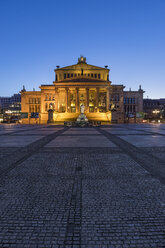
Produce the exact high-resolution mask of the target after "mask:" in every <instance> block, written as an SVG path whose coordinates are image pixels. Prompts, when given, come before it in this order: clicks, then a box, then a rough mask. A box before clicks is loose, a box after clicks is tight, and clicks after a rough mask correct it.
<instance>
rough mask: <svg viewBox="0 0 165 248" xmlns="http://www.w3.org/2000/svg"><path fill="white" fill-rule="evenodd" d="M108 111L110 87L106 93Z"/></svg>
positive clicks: (107, 109)
mask: <svg viewBox="0 0 165 248" xmlns="http://www.w3.org/2000/svg"><path fill="white" fill-rule="evenodd" d="M106 111H107V112H108V111H109V88H107V94H106Z"/></svg>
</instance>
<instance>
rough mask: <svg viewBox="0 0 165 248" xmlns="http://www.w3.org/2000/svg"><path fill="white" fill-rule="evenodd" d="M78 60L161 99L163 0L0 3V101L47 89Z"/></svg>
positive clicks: (164, 82)
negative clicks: (82, 58)
mask: <svg viewBox="0 0 165 248" xmlns="http://www.w3.org/2000/svg"><path fill="white" fill-rule="evenodd" d="M80 55H83V56H85V57H86V58H87V63H89V64H93V65H97V66H104V65H108V66H109V68H110V69H111V71H110V80H111V81H112V83H113V84H124V85H125V86H126V89H129V88H130V87H131V89H132V90H136V89H138V87H139V84H141V85H142V88H143V89H144V90H145V91H146V93H145V95H144V96H145V97H147V96H148V97H149V98H165V0H81V1H80V0H58V1H57V0H0V96H10V95H12V94H13V93H17V92H19V91H20V90H21V88H22V85H25V87H26V89H27V90H32V89H33V88H35V89H36V90H38V87H39V85H40V84H43V83H44V84H51V83H52V81H53V80H54V71H53V70H54V69H55V68H56V65H60V66H66V65H71V64H75V63H77V58H78V57H79V56H80Z"/></svg>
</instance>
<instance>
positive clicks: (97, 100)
mask: <svg viewBox="0 0 165 248" xmlns="http://www.w3.org/2000/svg"><path fill="white" fill-rule="evenodd" d="M96 107H97V113H99V88H96Z"/></svg>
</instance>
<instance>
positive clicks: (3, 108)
mask: <svg viewBox="0 0 165 248" xmlns="http://www.w3.org/2000/svg"><path fill="white" fill-rule="evenodd" d="M0 114H1V118H0V119H1V121H4V122H16V121H18V120H19V119H20V114H21V94H20V93H18V94H14V95H13V96H11V97H0Z"/></svg>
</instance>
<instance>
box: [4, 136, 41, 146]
mask: <svg viewBox="0 0 165 248" xmlns="http://www.w3.org/2000/svg"><path fill="white" fill-rule="evenodd" d="M42 137H43V136H23V137H22V136H11V135H10V136H9V135H5V136H1V137H0V139H1V142H0V147H24V146H27V145H29V144H31V143H32V142H34V141H37V140H39V139H41V138H42Z"/></svg>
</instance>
